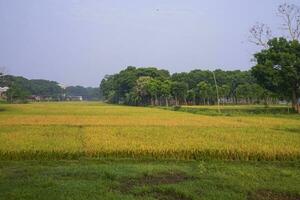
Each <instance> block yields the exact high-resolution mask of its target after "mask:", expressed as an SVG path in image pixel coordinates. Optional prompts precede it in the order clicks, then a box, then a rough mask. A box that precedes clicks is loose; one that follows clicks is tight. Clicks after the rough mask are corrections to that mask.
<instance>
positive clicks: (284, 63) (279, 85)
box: [252, 38, 300, 113]
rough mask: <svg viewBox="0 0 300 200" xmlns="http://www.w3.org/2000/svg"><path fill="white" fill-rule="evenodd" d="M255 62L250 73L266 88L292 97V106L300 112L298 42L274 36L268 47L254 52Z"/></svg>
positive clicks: (299, 55)
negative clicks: (299, 101)
mask: <svg viewBox="0 0 300 200" xmlns="http://www.w3.org/2000/svg"><path fill="white" fill-rule="evenodd" d="M255 59H256V61H257V64H256V65H255V66H254V67H253V68H252V74H253V76H254V77H255V78H256V79H257V81H258V83H259V84H260V85H262V86H263V87H265V88H266V89H268V90H270V91H272V92H275V93H278V94H279V95H281V96H282V97H285V98H286V99H292V104H293V107H294V109H295V110H296V111H298V112H299V113H300V108H299V103H298V100H299V96H300V44H299V41H297V40H293V41H288V40H287V39H285V38H274V39H272V40H270V41H269V42H268V48H267V49H263V50H262V51H261V52H259V53H256V54H255Z"/></svg>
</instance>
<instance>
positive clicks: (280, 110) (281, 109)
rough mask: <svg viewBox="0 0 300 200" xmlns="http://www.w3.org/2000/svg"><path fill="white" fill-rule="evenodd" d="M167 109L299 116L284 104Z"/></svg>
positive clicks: (210, 112)
mask: <svg viewBox="0 0 300 200" xmlns="http://www.w3.org/2000/svg"><path fill="white" fill-rule="evenodd" d="M164 109H169V110H176V111H183V112H189V113H193V114H201V115H211V116H257V115H259V116H272V117H282V118H286V117H287V118H298V119H299V118H300V116H299V115H298V114H297V113H295V111H294V110H293V109H292V108H291V107H288V106H286V105H268V106H267V107H266V106H264V105H220V112H219V110H218V106H217V105H214V106H181V107H180V108H172V107H169V108H165V107H164Z"/></svg>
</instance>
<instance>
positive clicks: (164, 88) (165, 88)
mask: <svg viewBox="0 0 300 200" xmlns="http://www.w3.org/2000/svg"><path fill="white" fill-rule="evenodd" d="M160 96H161V97H162V98H164V99H165V105H166V106H169V98H170V97H171V82H170V81H169V80H165V81H163V82H162V83H161V86H160Z"/></svg>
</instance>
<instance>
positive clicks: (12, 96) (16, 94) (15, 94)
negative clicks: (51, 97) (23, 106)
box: [6, 83, 29, 103]
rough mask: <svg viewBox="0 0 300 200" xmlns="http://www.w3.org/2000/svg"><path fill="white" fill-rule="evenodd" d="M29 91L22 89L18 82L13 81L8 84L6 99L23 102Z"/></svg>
mask: <svg viewBox="0 0 300 200" xmlns="http://www.w3.org/2000/svg"><path fill="white" fill-rule="evenodd" d="M28 95H29V92H28V91H27V90H24V89H22V88H21V87H20V86H19V85H18V84H15V83H13V84H12V85H10V87H9V89H8V90H7V92H6V96H7V100H8V102H10V103H13V102H20V103H24V102H26V101H27V97H28Z"/></svg>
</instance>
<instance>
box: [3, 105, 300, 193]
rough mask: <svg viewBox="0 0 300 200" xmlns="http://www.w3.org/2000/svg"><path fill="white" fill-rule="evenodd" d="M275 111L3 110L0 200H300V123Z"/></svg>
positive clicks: (87, 107) (25, 107) (26, 107)
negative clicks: (224, 112) (223, 112)
mask: <svg viewBox="0 0 300 200" xmlns="http://www.w3.org/2000/svg"><path fill="white" fill-rule="evenodd" d="M191 108H192V107H191ZM222 108H223V110H225V109H227V110H245V109H250V110H253V109H254V110H263V106H228V107H226V106H225V107H222ZM271 108H272V109H273V111H272V112H274V110H276V109H277V110H278V113H279V114H277V115H274V114H268V113H267V114H259V113H258V114H257V113H256V114H255V113H251V112H250V113H249V112H245V111H243V112H242V111H241V112H233V113H229V114H228V113H227V114H222V113H221V114H218V113H217V112H215V109H216V107H209V106H205V107H201V106H200V107H197V106H195V107H193V109H200V110H201V112H199V113H197V112H194V113H190V112H189V111H188V110H184V109H185V108H184V107H182V108H181V109H183V110H180V112H179V111H170V110H166V109H161V108H150V107H129V106H120V105H109V104H104V103H99V102H94V103H91V102H89V103H87V102H78V103H74V102H73V103H53V102H52V103H32V104H0V199H45V197H48V198H47V199H66V198H69V199H99V197H102V198H103V199H145V198H146V199H220V198H222V199H247V198H248V199H263V197H265V196H270V198H269V199H272V198H273V199H275V198H277V199H280V198H282V199H284V198H285V199H298V198H299V195H300V191H299V187H298V183H299V181H300V172H299V167H300V166H299V159H300V135H299V132H300V118H299V116H298V115H297V114H286V113H285V111H284V112H283V110H286V107H284V106H279V107H278V106H275V107H271ZM271 108H269V109H271ZM203 109H204V111H203ZM205 110H206V111H205Z"/></svg>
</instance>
